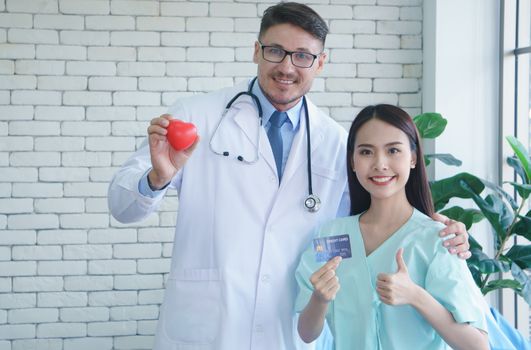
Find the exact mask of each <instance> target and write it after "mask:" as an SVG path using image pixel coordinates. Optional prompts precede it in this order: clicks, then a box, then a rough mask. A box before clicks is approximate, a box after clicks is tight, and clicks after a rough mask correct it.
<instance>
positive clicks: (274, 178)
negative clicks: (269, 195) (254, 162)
mask: <svg viewBox="0 0 531 350" xmlns="http://www.w3.org/2000/svg"><path fill="white" fill-rule="evenodd" d="M269 181H271V182H277V178H276V177H274V176H271V177H270V178H269Z"/></svg>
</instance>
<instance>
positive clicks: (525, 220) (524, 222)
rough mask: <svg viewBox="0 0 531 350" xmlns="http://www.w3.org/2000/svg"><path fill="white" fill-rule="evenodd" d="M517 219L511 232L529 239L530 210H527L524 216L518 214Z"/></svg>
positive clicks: (530, 230)
mask: <svg viewBox="0 0 531 350" xmlns="http://www.w3.org/2000/svg"><path fill="white" fill-rule="evenodd" d="M518 219H519V220H518V221H517V222H516V224H515V225H514V226H513V229H512V232H511V233H514V234H516V235H520V236H522V237H525V238H526V239H527V240H530V241H531V210H530V211H528V212H527V214H526V216H522V215H518Z"/></svg>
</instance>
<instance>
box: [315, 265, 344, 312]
mask: <svg viewBox="0 0 531 350" xmlns="http://www.w3.org/2000/svg"><path fill="white" fill-rule="evenodd" d="M340 262H341V257H340V256H336V257H334V258H333V259H330V260H329V261H328V262H327V263H326V264H324V265H323V266H322V267H321V268H320V269H319V270H317V271H315V272H314V273H313V274H312V275H311V276H310V282H311V284H312V285H313V288H314V290H313V295H314V297H315V298H316V299H317V300H318V301H319V302H321V303H329V302H330V301H332V300H334V298H335V297H336V294H337V292H338V290H339V287H340V286H339V278H338V277H337V276H336V269H337V267H338V266H339V263H340Z"/></svg>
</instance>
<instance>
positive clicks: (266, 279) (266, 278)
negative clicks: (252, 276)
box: [262, 275, 269, 283]
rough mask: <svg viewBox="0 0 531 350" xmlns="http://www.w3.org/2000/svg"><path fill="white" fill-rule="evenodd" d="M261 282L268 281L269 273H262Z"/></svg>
mask: <svg viewBox="0 0 531 350" xmlns="http://www.w3.org/2000/svg"><path fill="white" fill-rule="evenodd" d="M262 282H266V283H267V282H269V275H262Z"/></svg>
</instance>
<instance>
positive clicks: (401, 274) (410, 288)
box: [376, 248, 419, 305]
mask: <svg viewBox="0 0 531 350" xmlns="http://www.w3.org/2000/svg"><path fill="white" fill-rule="evenodd" d="M403 252H404V249H403V248H400V249H398V251H397V252H396V264H397V266H398V269H397V271H396V272H395V273H391V274H386V273H380V274H379V275H378V279H377V281H376V292H378V295H379V296H380V300H381V301H382V302H383V303H385V304H387V305H405V304H412V303H413V301H414V296H415V291H416V290H417V288H419V287H418V286H417V285H416V284H415V283H414V282H413V281H412V280H411V278H410V277H409V272H408V270H407V266H406V263H405V262H404V258H403V257H402V254H403Z"/></svg>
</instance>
